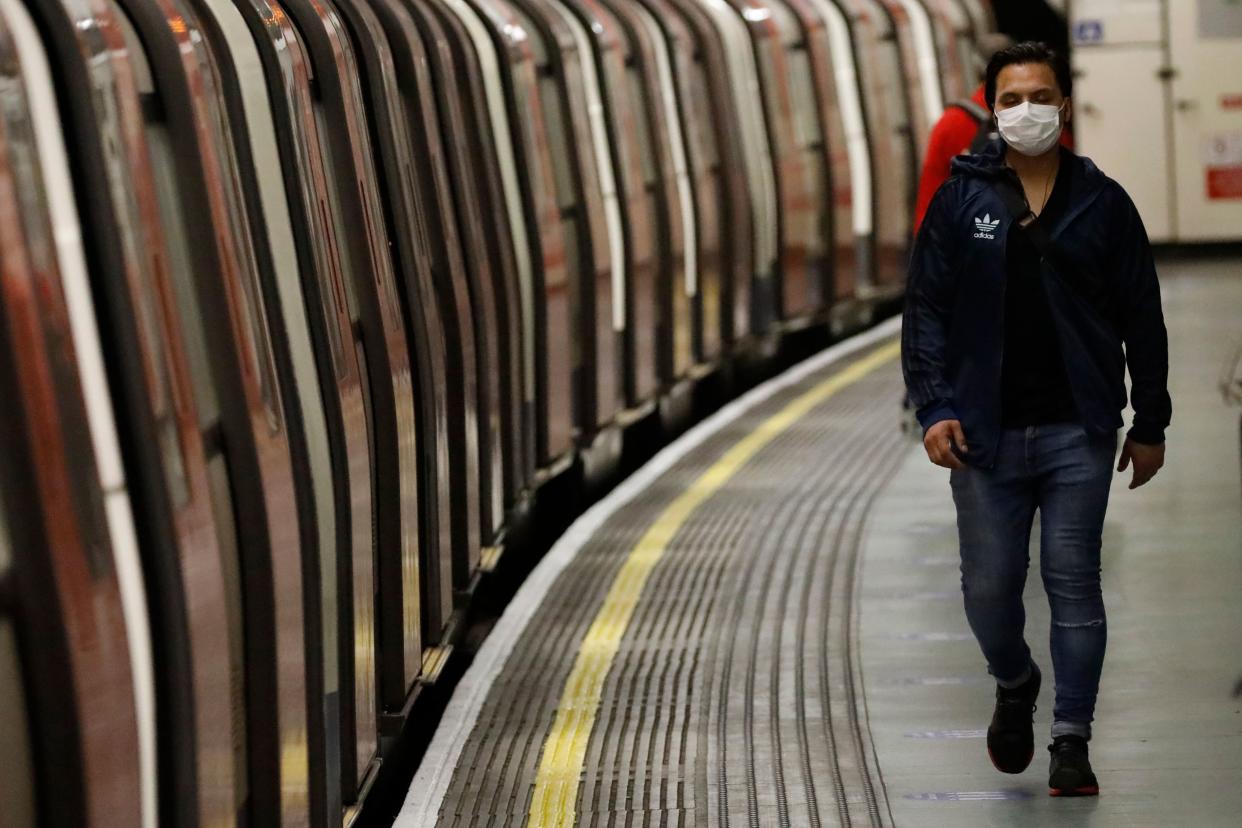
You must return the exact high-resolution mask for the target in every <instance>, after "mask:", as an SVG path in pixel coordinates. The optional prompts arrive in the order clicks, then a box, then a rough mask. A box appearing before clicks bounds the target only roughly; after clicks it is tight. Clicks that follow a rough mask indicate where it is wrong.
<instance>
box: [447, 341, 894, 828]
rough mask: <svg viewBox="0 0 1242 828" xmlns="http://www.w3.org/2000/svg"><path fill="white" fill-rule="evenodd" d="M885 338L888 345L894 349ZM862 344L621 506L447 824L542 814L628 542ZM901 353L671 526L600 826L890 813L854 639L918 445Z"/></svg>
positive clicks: (627, 691) (495, 696) (527, 659)
mask: <svg viewBox="0 0 1242 828" xmlns="http://www.w3.org/2000/svg"><path fill="white" fill-rule="evenodd" d="M880 347H882V345H881V346H880ZM868 353H870V351H863V352H861V353H859V354H856V355H854V356H853V357H851V358H850V359H848V360H845V361H842V362H840V363H837V364H835V365H833V366H831V367H830V368H828V369H825V370H824V371H822V372H819V373H816V374H813V375H811V376H808V377H807V378H805V379H804V380H803V381H801V382H799V383H797V384H795V385H793V386H791V387H789V388H787V389H784V390H783V391H782V392H780V393H778V394H777V395H775V396H774V397H772V398H771V399H769V400H767V401H766V402H765V403H763V404H761V405H759V406H757V407H756V408H755V409H754V410H752V411H750V412H748V413H747V414H746V415H745V416H743V417H741V418H739V419H738V420H737V421H735V422H734V423H732V424H731V425H730V426H728V427H727V428H725V429H723V430H722V431H721V432H719V433H718V434H716V435H715V436H713V437H712V438H710V439H709V440H707V441H706V442H705V443H703V444H702V445H701V446H699V447H698V448H697V449H695V450H693V451H692V452H690V453H689V454H688V455H687V456H686V457H685V458H684V459H683V460H681V461H680V462H679V463H677V464H676V465H675V466H674V467H673V468H672V469H670V470H669V471H668V472H667V473H665V474H664V475H662V476H661V477H660V478H659V479H658V480H657V481H656V482H655V483H654V484H653V485H652V486H651V487H649V488H648V489H647V490H646V491H645V492H644V493H643V494H642V495H641V496H639V497H637V498H636V499H634V500H633V501H631V502H630V503H629V504H627V505H626V506H624V507H623V508H621V509H620V510H618V512H617V513H615V514H614V515H613V516H612V517H611V518H610V519H609V520H608V521H606V522H605V523H604V525H603V526H602V527H601V528H600V529H599V530H598V531H597V532H596V533H595V535H594V536H593V537H592V538H591V540H590V541H589V542H588V543H587V544H586V545H585V546H584V547H583V548H582V550H581V551H580V552H579V553H578V556H577V557H576V558H575V559H574V561H573V562H572V563H571V564H570V565H569V566H568V567H567V569H566V570H565V571H564V572H563V573H562V575H561V576H560V579H559V580H558V581H557V583H556V584H555V585H554V586H553V588H552V590H551V591H550V592H549V594H548V596H547V599H546V600H545V602H544V604H543V605H542V606H541V607H540V608H539V610H538V611H537V612H536V614H535V616H534V618H533V619H532V620H531V623H530V626H529V627H528V628H527V630H526V631H525V633H524V634H523V635H522V637H521V638H520V640H519V642H518V644H517V646H516V647H515V648H514V649H513V652H512V654H511V655H510V656H509V658H508V661H507V663H506V665H505V669H504V670H503V671H502V672H501V674H500V676H499V677H498V678H497V680H496V683H495V685H494V686H493V687H492V689H491V692H490V695H489V697H488V699H487V701H486V703H485V705H484V707H483V709H482V712H481V714H480V717H479V719H478V722H477V724H476V726H475V728H474V730H473V731H472V732H471V734H470V736H469V738H468V741H467V744H466V745H465V747H464V750H463V751H462V754H461V758H460V760H459V763H458V766H457V768H456V769H455V771H454V774H453V779H452V782H451V784H450V786H449V790H448V792H447V796H446V798H445V800H444V804H443V807H442V809H441V812H440V819H439V821H438V822H437V825H443V826H474V825H488V826H492V825H495V826H500V825H512V826H525V825H526V824H527V810H528V808H529V805H530V800H531V795H532V792H533V790H534V785H535V774H536V771H537V768H538V763H539V759H540V757H539V751H540V749H541V747H542V745H543V740H544V738H545V736H546V734H547V732H548V730H549V728H550V727H551V725H552V722H553V720H554V719H555V716H556V709H557V704H558V702H559V700H560V696H561V690H562V688H563V686H564V683H565V680H566V678H567V676H568V675H569V672H570V670H571V668H572V666H573V662H574V658H575V656H576V651H577V649H576V648H577V646H578V643H579V642H581V640H582V638H583V636H584V634H585V632H586V629H587V627H588V626H589V625H590V624H591V622H592V620H593V619H594V617H595V614H596V612H597V610H598V608H599V606H600V603H601V601H602V600H603V597H604V595H605V594H606V593H607V591H608V589H609V586H610V584H611V582H612V580H613V578H614V576H615V575H616V573H617V571H618V569H619V568H620V566H621V565H622V563H623V562H624V560H625V557H626V554H627V553H628V552H629V550H630V549H631V548H632V547H633V546H634V544H635V543H636V542H637V540H638V538H639V537H640V536H641V535H642V533H643V532H644V530H645V529H646V528H647V527H648V526H649V525H650V524H651V523H652V522H653V521H654V520H655V519H656V518H657V517H658V516H659V514H660V512H661V510H662V509H663V508H664V507H665V506H666V505H667V504H668V502H669V501H671V500H672V499H673V498H675V497H676V496H677V495H678V494H679V493H680V492H681V491H682V490H683V489H684V488H685V487H686V486H688V485H689V484H690V483H691V482H692V481H694V480H695V479H697V478H698V476H699V475H701V474H702V473H703V472H704V471H705V470H706V469H707V468H708V467H709V466H711V465H712V463H713V462H715V461H716V459H717V458H719V457H720V456H721V454H722V453H723V452H724V451H726V450H727V449H728V448H729V447H730V446H731V445H733V444H734V443H735V442H737V441H738V440H739V439H741V438H742V437H744V436H745V435H747V434H748V433H750V432H751V431H752V430H753V429H754V428H755V427H756V426H757V425H758V424H759V423H761V422H763V421H764V420H765V419H766V418H767V417H769V416H771V415H772V414H773V413H775V412H777V411H779V410H780V409H781V408H782V407H784V406H785V405H786V404H787V403H788V402H789V401H790V400H792V399H794V398H796V397H797V396H799V395H800V394H802V393H803V392H805V391H807V390H808V389H810V388H812V387H814V386H815V385H817V384H818V383H820V382H822V381H823V380H824V379H826V378H827V377H828V376H830V375H831V374H833V373H836V372H838V371H840V370H842V368H844V367H846V366H847V365H849V364H850V363H851V362H853V361H855V360H857V359H862V358H865V357H866V356H867V354H868ZM900 393H901V377H900V372H899V369H898V366H897V364H896V362H895V361H894V362H893V363H891V364H888V365H885V366H883V367H882V368H880V369H878V370H876V371H874V372H872V373H870V374H868V375H866V376H864V377H863V378H861V379H860V380H858V381H857V382H855V383H853V384H851V385H849V386H847V387H845V388H844V389H842V390H841V391H840V392H838V393H837V394H835V395H834V396H832V397H830V398H829V399H828V400H826V401H825V402H823V403H821V404H819V405H818V406H817V407H816V408H814V409H812V410H811V411H810V412H809V413H808V414H807V415H805V416H804V417H802V418H801V419H800V420H798V421H797V422H796V423H794V424H793V425H792V426H790V427H789V428H788V429H787V430H785V431H784V432H783V433H782V434H780V435H779V436H778V437H776V438H775V439H774V440H772V442H771V443H769V444H768V445H766V446H765V447H764V448H762V449H761V450H760V451H759V453H758V454H756V455H755V456H754V457H753V458H752V459H751V460H750V461H749V462H748V464H747V465H746V466H745V467H744V468H743V469H742V470H741V471H740V472H739V473H738V474H737V475H736V476H735V477H734V478H733V479H731V480H730V481H729V482H728V483H727V484H725V486H724V487H723V488H722V489H720V490H719V491H718V492H716V494H714V495H713V496H712V497H711V498H709V499H708V500H707V501H706V502H704V503H703V504H702V505H701V506H700V507H699V508H698V509H696V510H695V512H694V513H693V515H692V516H691V517H690V518H689V519H688V520H687V521H686V523H685V524H684V525H683V526H682V527H681V529H680V530H679V531H678V532H677V534H676V535H675V536H674V538H673V539H672V541H671V543H670V544H669V546H668V548H667V550H666V551H665V553H664V555H663V557H662V558H661V560H660V562H659V563H658V565H657V566H656V568H655V570H654V571H653V572H652V575H651V577H650V580H649V581H648V582H647V584H646V587H645V589H644V591H643V595H642V598H641V599H640V601H639V603H638V605H637V607H636V608H635V611H634V615H633V618H632V620H631V622H630V624H629V627H628V628H627V630H626V634H625V637H624V639H623V641H622V644H621V649H620V651H619V652H618V653H617V656H616V660H615V662H614V663H613V666H612V669H611V671H610V673H609V675H608V678H607V681H606V683H605V687H604V691H603V696H602V699H601V706H600V709H599V711H598V712H597V714H596V720H595V725H594V728H593V730H592V731H591V737H590V741H589V743H588V745H587V752H586V761H585V767H584V773H583V778H582V780H581V783H580V785H579V793H578V801H577V808H576V813H577V821H578V824H579V825H584V826H626V828H630V826H691V825H694V826H706V825H712V826H715V825H730V826H764V828H766V826H774V825H782V826H816V827H817V828H818V826H823V825H864V824H870V825H890V824H891V817H890V815H889V812H888V806H887V801H886V798H885V794H884V790H883V784H882V780H881V779H880V775H879V769H878V767H877V766H876V764H875V760H874V753H873V751H872V749H871V743H870V734H869V731H868V727H867V722H866V705H865V697H864V695H863V692H862V677H861V675H860V671H859V659H858V652H857V607H856V602H855V595H856V594H857V592H858V583H857V573H858V571H859V568H858V563H859V556H858V550H859V540H860V537H861V534H862V530H863V526H864V523H865V521H866V519H867V517H868V513H869V508H870V505H871V503H872V501H873V500H874V498H875V495H876V494H877V493H878V492H879V490H880V489H881V488H882V486H883V485H884V483H885V482H886V481H887V480H888V478H889V476H890V475H891V474H892V472H893V470H894V469H895V467H896V463H897V461H898V460H899V458H900V457H901V456H902V454H903V453H904V451H905V450H907V449H908V448H909V442H908V440H907V438H905V437H903V436H902V435H901V434H900V433H899V431H898V429H897V421H898V418H897V411H896V402H897V400H898V399H899V396H900Z"/></svg>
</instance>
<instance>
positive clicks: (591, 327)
mask: <svg viewBox="0 0 1242 828" xmlns="http://www.w3.org/2000/svg"><path fill="white" fill-rule="evenodd" d="M991 25H992V22H991V19H990V11H989V9H988V8H987V6H986V4H984V3H981V2H977V0H972V2H965V1H964V0H0V258H2V259H3V263H4V267H3V273H2V274H0V400H3V401H4V403H3V405H0V456H2V457H3V462H0V484H2V488H0V494H2V497H0V710H3V711H4V712H3V713H0V721H3V720H6V719H3V717H8V720H11V719H12V717H14V716H16V719H15V721H16V722H18V723H19V724H20V726H18V727H16V729H15V730H14V729H9V728H7V727H5V726H4V725H3V724H2V723H0V728H3V729H4V731H5V733H6V738H5V739H3V740H0V752H3V753H4V754H6V755H5V756H3V757H0V759H2V760H3V761H0V764H2V765H3V766H4V767H6V768H9V769H15V771H14V775H13V777H12V778H11V779H9V780H8V782H7V783H6V784H4V785H0V809H3V810H4V812H5V813H6V814H11V815H18V823H21V824H46V825H73V826H82V825H116V824H125V825H133V826H139V825H142V826H152V825H156V824H169V825H173V824H175V825H189V826H195V825H197V826H204V827H205V826H219V825H235V824H242V825H253V826H258V825H262V826H276V825H314V826H328V825H335V824H339V823H340V821H341V819H342V817H343V816H345V817H348V815H349V814H351V813H355V812H356V810H357V807H358V805H359V803H360V802H361V801H362V800H363V799H365V797H366V795H367V792H368V790H369V788H370V786H371V784H372V781H373V780H374V778H375V775H376V769H377V767H378V765H379V764H380V763H381V762H382V761H383V759H384V756H385V751H387V750H388V749H389V748H390V746H391V745H392V744H393V739H391V738H389V737H392V736H393V735H394V734H396V733H398V732H399V731H400V730H401V728H402V727H404V726H405V724H406V722H407V720H408V718H409V717H410V716H418V715H420V712H421V711H420V708H419V706H418V705H416V704H415V705H412V704H411V703H412V701H413V700H414V699H415V698H416V697H417V695H418V693H419V688H420V687H421V686H423V685H425V684H426V683H427V682H430V681H434V679H435V676H436V673H437V671H438V669H439V667H440V666H441V664H442V662H443V659H444V657H445V656H446V654H447V651H448V650H449V649H450V648H451V645H452V644H453V641H454V640H455V639H454V636H455V635H456V634H457V633H458V632H459V631H460V629H461V624H460V623H459V622H460V620H461V618H462V617H463V614H464V613H465V612H466V610H467V609H468V604H469V599H470V596H471V594H472V590H473V589H474V587H475V585H476V584H477V583H478V582H479V578H480V574H481V573H482V572H483V571H485V570H488V569H490V568H491V567H492V566H493V565H494V564H495V560H496V556H497V555H498V553H499V550H500V549H501V548H502V547H503V546H504V545H505V544H506V543H507V542H509V540H510V538H511V535H512V530H513V527H514V526H515V525H516V524H518V523H520V522H521V520H522V519H523V515H528V514H529V513H530V504H531V503H532V502H533V501H534V499H535V497H536V495H537V494H538V493H539V491H540V489H541V487H544V486H547V485H549V484H550V482H551V481H554V480H557V479H573V480H580V481H581V482H582V483H583V484H584V486H586V487H587V488H588V489H592V490H598V488H599V487H600V486H603V485H607V483H608V482H609V481H611V480H612V479H614V478H615V473H616V472H617V470H618V467H619V464H620V463H621V458H622V455H623V453H624V452H625V451H626V450H627V445H626V443H627V440H630V439H635V438H634V437H633V434H634V431H635V430H634V428H633V426H634V424H635V423H639V422H642V423H646V424H653V428H654V429H655V431H656V432H658V433H663V434H664V435H669V434H672V433H673V432H675V431H676V430H677V429H680V428H683V427H684V426H685V425H686V419H687V416H686V412H687V410H688V408H687V406H686V405H685V403H684V401H685V399H687V398H688V397H691V398H692V397H694V395H695V393H696V392H695V389H696V388H697V387H698V386H699V384H702V383H706V382H708V381H710V382H711V383H712V387H713V388H715V389H719V388H722V387H723V388H726V389H728V388H729V387H730V383H732V387H735V388H736V387H740V385H741V384H742V383H744V382H745V381H747V379H746V377H747V373H746V370H747V369H746V368H744V366H751V367H753V366H754V365H755V364H757V363H762V361H763V360H764V359H765V358H766V357H768V356H770V355H771V354H772V353H773V352H774V349H775V348H776V347H779V345H780V343H781V342H782V341H784V340H783V338H785V337H789V336H797V335H800V334H804V333H805V332H807V331H821V332H823V336H824V337H825V338H827V337H828V336H838V335H840V334H842V333H844V332H846V331H847V330H849V329H850V326H851V325H852V326H853V327H854V328H857V327H858V326H859V325H862V324H865V322H866V320H867V319H869V318H870V314H871V313H872V311H874V309H875V308H876V307H877V306H878V305H881V304H883V303H885V302H888V303H891V302H894V301H897V300H899V299H900V297H901V295H902V291H903V283H904V264H905V258H906V255H907V251H908V246H909V240H910V236H909V232H910V231H909V227H910V216H911V210H912V204H913V195H914V188H915V183H916V182H915V175H916V172H917V170H918V163H919V158H920V155H921V148H922V146H923V144H924V142H925V139H926V135H927V131H928V129H929V128H930V125H931V124H932V123H934V121H935V119H936V118H937V117H938V115H939V112H940V108H941V107H942V106H943V105H944V102H945V101H951V100H953V99H955V98H959V97H961V96H963V95H964V94H966V93H968V92H969V91H970V86H971V84H972V83H973V79H972V78H970V77H969V76H968V73H969V71H970V69H969V67H970V60H971V55H970V41H971V39H972V38H973V37H974V36H976V35H977V34H979V33H980V32H981V31H984V30H986V29H988V28H989V27H990V26H991ZM830 329H831V333H828V331H829V330H830ZM714 393H715V392H714ZM715 398H717V399H718V398H719V395H718V393H715ZM651 433H652V428H648V429H646V430H645V431H644V432H643V434H644V435H647V436H646V437H644V439H650V438H649V435H650V434H651ZM9 733H18V734H19V736H18V737H17V738H11V739H10V738H8V736H7V734H9ZM26 816H28V817H29V821H26V820H25V817H26ZM15 824H17V823H15Z"/></svg>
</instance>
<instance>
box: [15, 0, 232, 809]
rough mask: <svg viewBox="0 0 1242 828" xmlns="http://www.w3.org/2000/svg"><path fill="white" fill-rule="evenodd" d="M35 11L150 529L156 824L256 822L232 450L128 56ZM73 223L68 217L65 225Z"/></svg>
mask: <svg viewBox="0 0 1242 828" xmlns="http://www.w3.org/2000/svg"><path fill="white" fill-rule="evenodd" d="M6 2H7V0H6ZM13 8H15V9H16V8H17V7H16V6H14V7H13ZM30 10H31V12H32V14H33V16H34V17H35V19H36V20H37V21H38V23H39V26H40V28H41V30H42V31H44V32H46V33H47V37H48V41H47V43H48V47H49V57H50V58H51V60H50V65H51V72H52V75H53V77H54V78H55V81H56V84H57V87H58V91H59V93H60V94H59V95H58V96H57V97H58V98H59V99H60V100H62V101H63V102H64V108H63V110H62V112H63V115H64V118H65V121H64V122H63V126H64V129H65V131H66V135H67V136H69V138H70V140H71V141H72V144H73V146H74V147H75V152H74V153H73V154H72V155H70V156H68V157H69V159H70V161H71V164H72V172H73V175H74V178H75V180H76V182H77V184H78V188H77V190H76V194H77V196H78V205H79V211H80V213H81V215H82V217H83V221H82V225H81V226H82V236H81V238H82V241H83V249H84V251H85V253H86V256H87V259H88V261H89V262H90V271H89V276H90V279H91V281H92V293H93V296H94V299H95V302H96V309H97V310H98V312H99V315H100V317H101V322H100V326H101V329H103V330H106V331H107V332H108V333H107V338H106V339H105V340H104V341H103V346H104V349H105V353H106V355H107V358H106V360H105V362H106V365H107V370H108V374H109V377H110V380H111V382H112V386H113V389H114V392H115V397H114V399H115V405H116V406H117V410H118V416H117V426H118V429H119V431H120V439H121V447H122V452H123V455H124V460H125V465H126V476H127V479H128V480H129V481H130V486H131V492H132V493H133V497H134V502H135V508H136V510H137V511H138V512H139V513H140V514H142V517H143V519H142V521H141V522H140V523H139V524H138V526H137V531H138V533H139V540H140V544H141V547H142V549H143V551H144V558H143V565H144V568H145V573H146V577H147V578H148V580H149V583H150V584H151V585H152V588H151V589H150V590H149V593H148V597H149V607H150V612H151V617H152V619H153V633H154V635H153V648H154V654H155V661H156V671H155V675H156V705H157V712H156V715H157V719H158V721H159V723H160V724H159V755H160V762H159V764H160V768H161V776H162V778H163V779H164V780H165V782H166V784H165V786H164V787H163V788H162V791H161V797H160V814H161V819H164V820H168V821H175V822H182V823H188V824H192V823H193V822H194V821H196V820H198V821H212V820H218V819H231V818H232V816H233V815H235V814H237V813H239V812H240V811H242V810H243V809H244V807H245V802H244V796H245V794H244V791H245V789H246V784H245V782H244V780H245V778H246V776H247V773H248V771H247V757H246V754H245V752H244V750H242V751H237V752H236V753H235V752H234V746H236V745H245V744H246V743H247V739H248V736H247V731H246V722H247V710H248V704H249V702H248V699H247V698H246V695H245V687H244V684H243V676H244V673H245V663H244V662H245V651H244V645H243V635H242V630H241V626H242V622H241V610H240V606H241V585H240V575H239V559H238V555H237V529H236V525H235V519H234V515H233V505H232V502H231V497H230V494H229V485H228V476H229V470H228V465H227V461H226V459H225V458H224V457H223V456H222V454H221V451H220V445H221V441H220V440H219V439H213V440H208V439H206V438H207V437H208V436H209V435H212V434H218V433H219V431H220V425H219V418H218V415H217V414H216V412H215V411H214V409H213V407H212V406H213V405H214V402H213V401H214V393H213V391H212V389H211V383H210V380H209V379H208V378H207V377H206V376H205V374H204V372H203V371H202V370H201V365H200V366H197V368H198V369H199V370H197V371H193V370H192V367H191V364H190V361H189V359H188V356H187V343H186V336H187V333H186V326H185V324H184V323H183V319H182V313H183V311H182V309H180V308H179V307H178V305H177V302H176V301H175V299H174V297H175V295H176V288H175V286H174V283H173V273H172V267H173V265H174V261H173V259H172V256H171V254H172V251H171V249H170V248H169V247H168V245H167V244H166V242H165V237H164V228H163V226H162V223H161V219H160V211H159V206H158V203H157V196H156V181H155V179H154V176H153V168H152V165H151V163H150V159H149V156H148V147H147V145H146V143H145V141H144V138H143V133H144V127H143V122H142V113H141V107H140V103H139V96H138V91H137V89H136V88H135V87H134V82H133V67H132V66H131V62H130V61H131V55H129V53H128V52H127V50H126V46H125V43H124V41H122V40H121V33H120V31H119V29H118V27H117V25H116V22H115V19H114V17H113V15H112V13H111V12H110V11H109V10H108V9H107V8H106V7H103V6H92V5H90V4H88V3H71V4H62V3H58V2H46V3H36V4H32V5H31V7H30ZM92 32H98V33H102V35H103V36H101V37H98V38H96V37H93V36H88V33H92ZM30 42H34V41H33V40H31V41H30ZM48 100H49V101H51V100H53V99H52V97H51V96H49V97H48ZM48 140H49V142H50V141H51V139H48ZM50 145H51V144H50V143H49V146H50ZM49 151H50V150H49ZM68 215H69V211H68V210H67V209H61V210H59V211H58V216H59V217H60V218H61V219H62V220H63V219H64V218H65V217H67V216H68ZM75 295H76V296H78V297H83V298H85V297H86V296H87V295H88V293H87V291H85V290H79V291H76V292H75ZM192 383H193V384H194V385H195V386H197V391H195V390H192ZM196 396H197V397H198V398H199V399H197V400H196ZM170 553H171V554H170ZM191 594H192V595H193V598H194V600H193V601H191V600H189V597H190V595H191ZM222 631H223V634H222ZM235 728H236V729H235ZM222 756H223V757H232V758H231V760H227V761H221V759H220V757H222ZM172 791H176V795H172V793H171V792H172ZM165 792H168V793H165Z"/></svg>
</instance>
